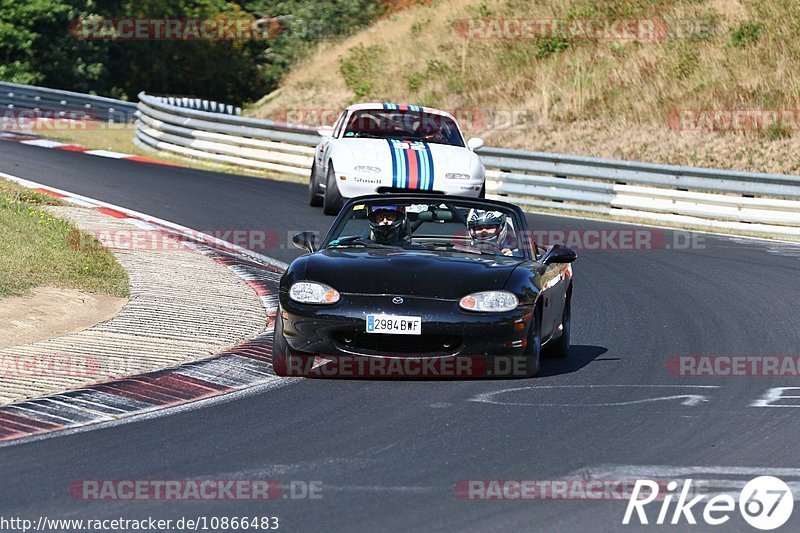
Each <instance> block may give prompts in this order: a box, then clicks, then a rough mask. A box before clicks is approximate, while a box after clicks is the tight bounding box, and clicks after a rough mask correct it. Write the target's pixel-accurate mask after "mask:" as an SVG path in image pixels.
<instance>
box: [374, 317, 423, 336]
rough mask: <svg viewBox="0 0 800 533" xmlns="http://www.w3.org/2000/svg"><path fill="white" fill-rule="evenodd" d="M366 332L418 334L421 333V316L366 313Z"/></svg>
mask: <svg viewBox="0 0 800 533" xmlns="http://www.w3.org/2000/svg"><path fill="white" fill-rule="evenodd" d="M367 333H391V334H394V335H420V334H421V333H422V317H418V316H397V315H367Z"/></svg>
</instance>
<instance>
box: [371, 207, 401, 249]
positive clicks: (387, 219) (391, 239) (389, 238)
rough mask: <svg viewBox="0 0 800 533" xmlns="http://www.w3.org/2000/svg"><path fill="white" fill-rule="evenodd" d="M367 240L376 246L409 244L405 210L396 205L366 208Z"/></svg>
mask: <svg viewBox="0 0 800 533" xmlns="http://www.w3.org/2000/svg"><path fill="white" fill-rule="evenodd" d="M367 220H369V228H370V233H369V238H370V239H372V240H373V241H375V242H376V243H378V244H387V245H392V246H399V245H401V244H409V243H410V242H411V237H410V236H409V235H408V219H407V217H406V208H405V207H403V206H397V205H371V206H369V207H368V208H367Z"/></svg>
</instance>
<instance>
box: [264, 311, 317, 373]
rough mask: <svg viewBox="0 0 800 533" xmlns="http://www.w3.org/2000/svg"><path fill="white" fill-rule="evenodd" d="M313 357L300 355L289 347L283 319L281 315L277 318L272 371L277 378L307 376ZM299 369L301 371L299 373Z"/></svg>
mask: <svg viewBox="0 0 800 533" xmlns="http://www.w3.org/2000/svg"><path fill="white" fill-rule="evenodd" d="M311 357H313V356H312V355H300V354H298V353H296V352H295V351H294V350H292V349H291V348H290V347H289V344H288V343H287V342H286V337H284V336H283V319H282V318H281V315H280V313H278V314H277V315H276V317H275V337H274V340H273V342H272V369H273V370H274V371H275V375H276V376H280V377H284V378H285V377H299V376H304V375H306V372H305V370H307V369H309V368H310V364H309V363H310V361H309V359H310V358H311ZM298 369H300V371H299V372H298Z"/></svg>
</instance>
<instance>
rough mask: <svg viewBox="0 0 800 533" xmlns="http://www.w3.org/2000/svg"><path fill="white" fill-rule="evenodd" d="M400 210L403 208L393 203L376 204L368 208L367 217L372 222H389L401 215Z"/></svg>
mask: <svg viewBox="0 0 800 533" xmlns="http://www.w3.org/2000/svg"><path fill="white" fill-rule="evenodd" d="M401 211H404V209H403V208H401V207H397V206H393V205H388V206H378V207H374V208H372V209H370V212H369V215H368V217H367V218H368V219H369V221H370V222H372V223H373V224H381V225H383V224H391V223H392V222H394V221H396V220H397V219H398V218H400V216H402V215H401Z"/></svg>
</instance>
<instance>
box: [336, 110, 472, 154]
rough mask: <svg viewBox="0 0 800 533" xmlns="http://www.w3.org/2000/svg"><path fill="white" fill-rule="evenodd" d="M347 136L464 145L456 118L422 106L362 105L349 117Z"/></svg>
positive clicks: (346, 129) (345, 135)
mask: <svg viewBox="0 0 800 533" xmlns="http://www.w3.org/2000/svg"><path fill="white" fill-rule="evenodd" d="M344 137H345V138H348V137H371V138H379V139H408V140H413V141H424V142H429V143H434V144H448V145H451V146H461V147H463V146H464V139H463V137H462V136H461V133H460V132H459V131H458V126H456V123H455V121H454V120H453V119H451V118H449V117H446V116H444V115H438V114H434V113H427V112H425V111H420V110H418V109H417V110H400V109H361V110H358V111H354V112H353V114H352V115H350V118H349V119H348V121H347V128H345V131H344Z"/></svg>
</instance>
